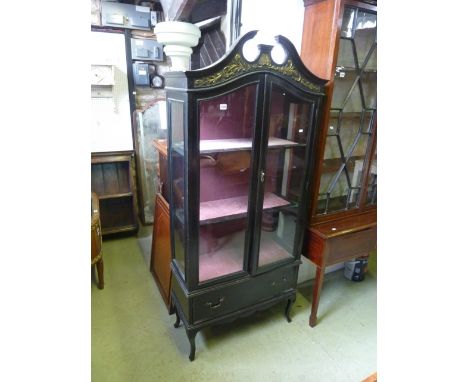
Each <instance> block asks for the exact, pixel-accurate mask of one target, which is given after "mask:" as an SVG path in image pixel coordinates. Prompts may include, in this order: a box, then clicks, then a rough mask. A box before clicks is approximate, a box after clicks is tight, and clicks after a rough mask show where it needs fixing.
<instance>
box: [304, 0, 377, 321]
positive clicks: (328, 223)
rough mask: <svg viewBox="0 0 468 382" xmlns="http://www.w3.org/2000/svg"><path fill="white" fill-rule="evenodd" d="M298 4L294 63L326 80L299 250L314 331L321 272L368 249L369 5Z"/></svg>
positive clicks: (373, 197) (315, 0) (373, 149)
mask: <svg viewBox="0 0 468 382" xmlns="http://www.w3.org/2000/svg"><path fill="white" fill-rule="evenodd" d="M304 5H305V14H304V30H303V37H302V52H301V57H302V59H303V61H304V63H305V65H306V66H307V67H308V68H309V70H311V71H313V72H315V73H317V74H318V75H320V76H322V77H323V78H326V79H328V80H329V82H328V83H327V85H326V93H327V102H326V104H325V106H324V118H323V123H322V126H321V129H320V132H319V135H318V149H317V154H316V157H315V159H316V160H315V165H314V173H315V174H316V176H315V181H314V183H313V185H312V192H311V216H310V223H309V227H308V233H307V241H306V245H305V246H304V255H306V256H308V257H309V258H310V259H311V260H312V261H313V262H314V263H315V264H316V265H317V274H316V280H315V282H314V298H313V302H312V305H313V306H312V312H311V317H310V325H311V326H314V325H315V324H316V322H317V317H316V313H317V307H318V299H319V296H320V288H321V282H322V280H323V273H324V268H325V266H327V265H331V264H332V263H336V262H340V261H344V260H349V259H351V258H353V257H355V256H359V255H362V254H367V253H368V252H369V250H371V249H372V248H375V243H376V229H375V226H376V224H377V214H376V209H377V97H376V96H377V6H376V1H375V2H374V1H354V0H305V1H304ZM370 226H372V227H374V228H372V229H370V228H369V227H370ZM329 229H333V232H329V233H325V232H327V230H329Z"/></svg>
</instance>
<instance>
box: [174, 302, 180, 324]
mask: <svg viewBox="0 0 468 382" xmlns="http://www.w3.org/2000/svg"><path fill="white" fill-rule="evenodd" d="M174 312H175V315H176V322H175V323H174V328H178V327H179V326H180V316H179V312H178V310H177V308H176V307H175V306H174Z"/></svg>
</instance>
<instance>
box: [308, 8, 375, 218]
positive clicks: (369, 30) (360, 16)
mask: <svg viewBox="0 0 468 382" xmlns="http://www.w3.org/2000/svg"><path fill="white" fill-rule="evenodd" d="M376 28H377V16H376V14H373V13H371V12H364V11H363V10H361V9H358V8H355V7H345V13H344V17H343V23H342V33H341V39H340V46H339V50H338V60H337V67H336V71H335V80H334V85H333V96H332V102H331V110H330V119H329V126H328V131H327V140H326V146H325V151H324V158H323V166H322V172H321V180H320V189H319V196H318V203H317V207H316V211H315V213H316V214H326V213H331V212H337V211H344V210H348V209H352V208H357V207H359V199H360V193H361V190H362V189H364V190H365V191H364V192H367V191H366V189H367V185H363V184H362V183H363V181H364V179H365V178H366V176H365V174H363V173H362V172H363V169H366V168H367V167H368V166H367V165H365V161H366V160H368V159H366V153H368V151H369V148H368V146H369V144H370V143H371V142H372V139H371V137H372V129H371V127H372V126H373V124H374V119H375V115H376V110H377V41H376V35H377V34H376V30H377V29H376Z"/></svg>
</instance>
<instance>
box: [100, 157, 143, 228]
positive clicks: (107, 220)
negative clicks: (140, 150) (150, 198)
mask: <svg viewBox="0 0 468 382" xmlns="http://www.w3.org/2000/svg"><path fill="white" fill-rule="evenodd" d="M132 161H133V151H119V152H102V153H92V154H91V190H92V191H93V192H95V193H96V194H97V195H98V198H99V209H100V218H101V226H102V234H103V235H106V234H111V233H117V232H128V231H137V230H138V220H137V214H136V195H135V185H134V176H133V163H132Z"/></svg>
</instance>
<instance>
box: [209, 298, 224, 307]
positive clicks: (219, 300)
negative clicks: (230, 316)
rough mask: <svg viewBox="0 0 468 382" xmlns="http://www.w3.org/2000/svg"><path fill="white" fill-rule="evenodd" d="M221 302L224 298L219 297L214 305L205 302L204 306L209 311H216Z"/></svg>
mask: <svg viewBox="0 0 468 382" xmlns="http://www.w3.org/2000/svg"><path fill="white" fill-rule="evenodd" d="M223 301H224V297H220V298H219V299H218V302H217V303H216V304H213V303H212V302H207V303H206V304H205V305H208V306H209V307H210V308H211V309H218V308H219V307H220V306H221V303H222V302H223Z"/></svg>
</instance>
